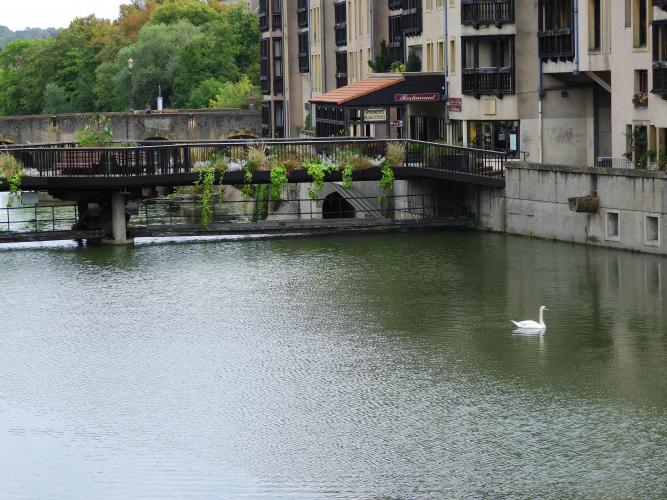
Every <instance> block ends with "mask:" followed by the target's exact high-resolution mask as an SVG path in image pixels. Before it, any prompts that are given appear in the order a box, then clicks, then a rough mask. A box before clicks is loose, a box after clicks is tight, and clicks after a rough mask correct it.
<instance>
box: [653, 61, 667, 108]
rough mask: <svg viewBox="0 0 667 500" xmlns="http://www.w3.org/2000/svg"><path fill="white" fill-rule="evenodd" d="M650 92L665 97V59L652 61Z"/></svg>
mask: <svg viewBox="0 0 667 500" xmlns="http://www.w3.org/2000/svg"><path fill="white" fill-rule="evenodd" d="M651 92H653V93H654V94H655V95H658V96H660V97H662V98H663V99H667V61H656V62H654V63H653V90H652V91H651Z"/></svg>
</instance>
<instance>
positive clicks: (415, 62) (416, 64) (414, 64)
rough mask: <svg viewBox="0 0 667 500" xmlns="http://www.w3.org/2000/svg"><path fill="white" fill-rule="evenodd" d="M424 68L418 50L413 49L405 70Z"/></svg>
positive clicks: (412, 70)
mask: <svg viewBox="0 0 667 500" xmlns="http://www.w3.org/2000/svg"><path fill="white" fill-rule="evenodd" d="M421 70H422V60H421V59H420V58H419V56H418V55H417V51H415V50H411V51H410V54H409V55H408V60H407V61H406V62H405V71H407V72H417V71H421Z"/></svg>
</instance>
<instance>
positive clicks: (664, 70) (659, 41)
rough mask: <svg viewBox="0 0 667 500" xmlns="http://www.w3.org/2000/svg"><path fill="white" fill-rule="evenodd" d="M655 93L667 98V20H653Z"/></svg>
mask: <svg viewBox="0 0 667 500" xmlns="http://www.w3.org/2000/svg"><path fill="white" fill-rule="evenodd" d="M653 93H655V94H657V95H659V96H660V97H662V98H663V99H667V20H664V21H653Z"/></svg>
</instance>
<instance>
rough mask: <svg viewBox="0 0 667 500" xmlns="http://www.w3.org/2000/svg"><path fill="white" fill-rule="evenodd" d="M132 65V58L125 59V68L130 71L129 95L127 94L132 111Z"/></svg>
mask: <svg viewBox="0 0 667 500" xmlns="http://www.w3.org/2000/svg"><path fill="white" fill-rule="evenodd" d="M133 67H134V60H133V59H132V58H131V57H130V58H129V59H128V60H127V69H128V70H129V71H130V96H129V101H130V102H129V108H130V111H134V88H133V86H132V68H133Z"/></svg>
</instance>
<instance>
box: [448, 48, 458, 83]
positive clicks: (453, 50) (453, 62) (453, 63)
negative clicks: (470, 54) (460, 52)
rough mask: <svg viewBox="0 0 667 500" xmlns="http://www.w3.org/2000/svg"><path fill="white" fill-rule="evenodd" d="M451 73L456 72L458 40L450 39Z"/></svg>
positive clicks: (449, 64)
mask: <svg viewBox="0 0 667 500" xmlns="http://www.w3.org/2000/svg"><path fill="white" fill-rule="evenodd" d="M448 66H449V74H450V75H454V74H456V40H450V41H449V62H448Z"/></svg>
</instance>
